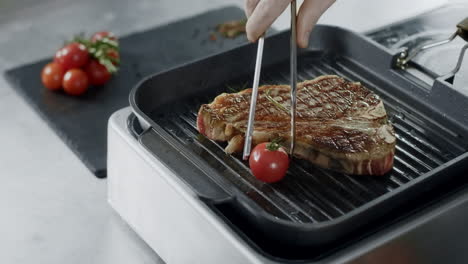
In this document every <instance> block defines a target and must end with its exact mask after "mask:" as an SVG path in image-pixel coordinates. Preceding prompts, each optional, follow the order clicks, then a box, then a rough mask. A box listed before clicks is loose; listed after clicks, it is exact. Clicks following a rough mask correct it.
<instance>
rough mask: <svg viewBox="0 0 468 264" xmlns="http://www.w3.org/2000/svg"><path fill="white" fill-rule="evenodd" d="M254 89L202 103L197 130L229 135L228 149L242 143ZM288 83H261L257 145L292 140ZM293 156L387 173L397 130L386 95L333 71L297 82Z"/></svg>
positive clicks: (331, 165) (369, 172)
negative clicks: (387, 106) (386, 109)
mask: <svg viewBox="0 0 468 264" xmlns="http://www.w3.org/2000/svg"><path fill="white" fill-rule="evenodd" d="M251 93H252V89H246V90H243V91H241V92H238V93H231V94H227V93H223V94H221V95H219V96H217V97H216V98H215V99H214V101H213V102H212V103H210V104H204V105H202V106H201V107H200V110H199V112H198V117H197V129H198V131H199V132H200V133H201V134H203V135H205V136H206V137H208V138H209V139H212V140H216V141H227V142H228V145H227V147H226V149H225V151H226V152H227V153H229V154H231V153H234V152H240V151H242V149H243V144H244V134H245V131H246V130H247V121H248V114H249V113H248V112H249V105H250V97H251ZM289 109H290V87H289V86H288V85H264V86H261V87H259V93H258V100H257V110H256V112H255V126H254V132H253V138H252V142H253V144H254V145H256V144H259V143H262V142H267V141H271V140H274V139H282V140H283V141H282V142H283V145H284V146H285V148H286V149H287V148H288V146H289V144H290V114H289ZM296 109H297V111H296V146H295V149H294V156H295V157H297V158H300V159H305V160H308V161H310V162H312V163H313V164H315V165H317V166H320V167H323V168H327V169H331V170H335V171H339V172H343V173H347V174H355V175H383V174H385V173H386V172H388V171H389V170H391V169H392V166H393V157H394V153H395V142H396V139H395V133H394V130H393V127H392V125H391V124H390V123H389V121H388V119H387V113H386V111H385V108H384V105H383V102H382V100H381V99H380V98H379V96H378V95H376V94H375V93H373V92H371V91H370V90H368V89H367V88H365V87H364V86H363V85H362V84H361V83H359V82H349V81H346V80H345V79H343V78H341V77H339V76H335V75H325V76H321V77H318V78H316V79H313V80H308V81H304V82H301V83H299V84H298V86H297V106H296Z"/></svg>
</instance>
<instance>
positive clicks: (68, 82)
mask: <svg viewBox="0 0 468 264" xmlns="http://www.w3.org/2000/svg"><path fill="white" fill-rule="evenodd" d="M88 85H89V81H88V76H87V75H86V73H85V72H84V71H83V70H81V69H71V70H68V71H67V72H66V73H65V75H64V76H63V83H62V86H63V90H65V92H66V93H68V94H70V95H81V94H83V93H84V92H86V91H87V90H88Z"/></svg>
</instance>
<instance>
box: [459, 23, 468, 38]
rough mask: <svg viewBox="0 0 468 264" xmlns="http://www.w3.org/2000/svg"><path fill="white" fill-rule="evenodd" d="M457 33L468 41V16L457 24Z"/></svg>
mask: <svg viewBox="0 0 468 264" xmlns="http://www.w3.org/2000/svg"><path fill="white" fill-rule="evenodd" d="M457 28H458V30H457V35H458V36H459V37H460V38H462V39H464V40H466V41H468V17H467V18H465V19H463V20H462V21H461V22H460V23H458V24H457Z"/></svg>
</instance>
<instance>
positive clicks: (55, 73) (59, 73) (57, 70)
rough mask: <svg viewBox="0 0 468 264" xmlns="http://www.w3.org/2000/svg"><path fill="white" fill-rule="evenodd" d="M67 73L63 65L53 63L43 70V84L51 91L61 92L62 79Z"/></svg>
mask: <svg viewBox="0 0 468 264" xmlns="http://www.w3.org/2000/svg"><path fill="white" fill-rule="evenodd" d="M64 74H65V71H64V69H63V67H62V65H60V64H58V63H56V62H51V63H49V64H47V65H46V66H45V67H44V69H42V73H41V80H42V84H44V86H45V87H46V88H48V89H50V90H59V89H60V88H62V79H63V75H64Z"/></svg>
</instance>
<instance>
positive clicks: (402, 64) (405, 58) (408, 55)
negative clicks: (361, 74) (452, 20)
mask: <svg viewBox="0 0 468 264" xmlns="http://www.w3.org/2000/svg"><path fill="white" fill-rule="evenodd" d="M457 36H459V37H460V38H462V39H464V40H465V41H468V17H467V18H465V19H463V20H462V21H461V22H460V23H458V24H457V30H456V31H455V32H454V33H453V34H452V35H450V37H448V38H447V39H444V40H440V41H436V42H433V43H429V44H426V45H424V46H421V47H418V48H417V49H416V50H414V51H408V48H404V49H403V50H402V51H401V52H400V53H399V54H398V57H397V59H396V60H395V66H396V67H397V68H400V69H402V70H404V69H406V68H407V66H408V62H410V61H411V60H412V59H413V58H414V57H416V55H418V54H419V53H420V52H421V51H424V50H427V49H431V48H434V47H437V46H440V45H444V44H447V43H449V42H451V41H452V40H454V39H455V38H456V37H457ZM467 49H468V44H465V46H463V47H462V49H461V51H460V55H459V56H458V61H457V65H456V66H455V68H454V69H453V70H451V71H450V72H449V73H447V74H445V75H452V76H453V75H455V74H456V73H457V72H458V71H459V70H460V67H461V65H462V62H463V57H464V55H465V51H466V50H467Z"/></svg>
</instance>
